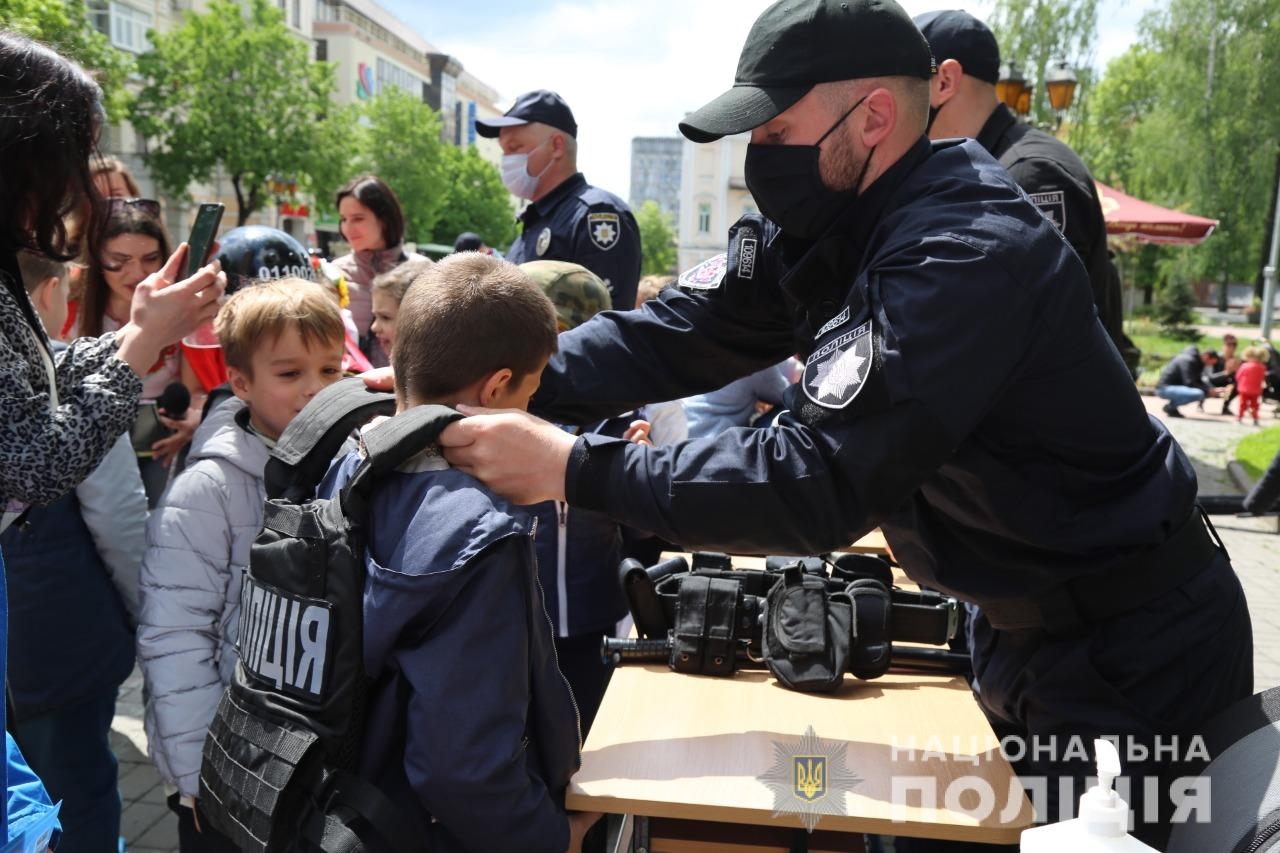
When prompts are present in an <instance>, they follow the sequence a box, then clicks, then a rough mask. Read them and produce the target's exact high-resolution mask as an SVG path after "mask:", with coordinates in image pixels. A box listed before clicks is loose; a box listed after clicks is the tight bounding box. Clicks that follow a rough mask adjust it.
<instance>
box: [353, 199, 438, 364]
mask: <svg viewBox="0 0 1280 853" xmlns="http://www.w3.org/2000/svg"><path fill="white" fill-rule="evenodd" d="M337 205H338V230H339V231H340V232H341V233H342V238H343V239H344V240H346V241H347V244H348V245H350V246H351V251H350V252H349V253H347V254H345V255H343V256H342V257H340V258H334V260H333V265H334V266H336V267H337V268H338V269H340V270H341V271H342V274H343V275H345V276H346V278H347V285H348V287H349V289H350V299H351V317H352V319H354V320H355V322H356V331H357V332H359V334H360V349H361V350H362V351H363V352H364V354H365V355H367V356H369V361H370V362H371V363H372V364H373V366H374V367H385V366H386V365H387V364H389V363H390V362H389V360H388V355H389V354H388V353H385V352H383V351H382V345H381V344H379V343H378V339H377V338H376V337H374V336H373V332H372V327H373V280H374V279H375V278H377V277H378V276H380V275H382V274H383V273H385V272H390V271H391V270H393V269H395V268H396V267H398V266H400V265H401V264H403V263H404V262H405V261H422V260H428V259H427V258H426V257H425V256H423V255H419V254H417V253H416V252H406V251H405V250H404V212H403V211H402V210H401V209H400V200H399V199H398V198H396V194H395V193H394V192H392V191H391V187H389V186H387V185H386V184H385V183H383V181H382V179H381V178H378V177H375V176H374V175H362V176H360V177H358V178H353V179H352V180H350V181H348V182H347V184H346V186H344V187H343V188H342V189H340V190H338V197H337Z"/></svg>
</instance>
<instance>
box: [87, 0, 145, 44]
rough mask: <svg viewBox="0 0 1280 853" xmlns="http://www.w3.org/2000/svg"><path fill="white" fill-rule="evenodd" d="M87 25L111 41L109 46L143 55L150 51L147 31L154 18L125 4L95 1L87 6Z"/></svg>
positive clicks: (102, 0) (101, 0)
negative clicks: (89, 24) (90, 25)
mask: <svg viewBox="0 0 1280 853" xmlns="http://www.w3.org/2000/svg"><path fill="white" fill-rule="evenodd" d="M87 9H88V15H89V23H91V24H92V25H93V27H94V29H96V30H97V31H98V32H100V33H102V34H103V35H105V36H107V37H108V38H110V39H111V44H112V45H114V46H115V47H118V48H120V49H121V50H127V51H129V52H130V53H144V52H145V51H148V50H150V49H151V42H149V41H148V40H147V30H149V29H151V27H152V26H153V23H154V17H153V16H152V14H151V13H150V12H144V11H142V10H141V9H135V8H134V7H132V6H129V5H128V4H125V3H116V2H104V0H95V2H90V3H89V4H88V7H87Z"/></svg>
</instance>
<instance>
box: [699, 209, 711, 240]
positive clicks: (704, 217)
mask: <svg viewBox="0 0 1280 853" xmlns="http://www.w3.org/2000/svg"><path fill="white" fill-rule="evenodd" d="M698 233H699V234H710V233H711V205H709V204H707V203H706V202H703V203H702V204H700V205H698Z"/></svg>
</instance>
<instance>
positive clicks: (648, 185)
mask: <svg viewBox="0 0 1280 853" xmlns="http://www.w3.org/2000/svg"><path fill="white" fill-rule="evenodd" d="M683 142H684V140H682V139H681V138H679V137H675V136H670V137H667V136H637V137H636V138H635V139H632V140H631V199H630V203H631V209H632V210H638V209H639V208H640V205H642V204H644V203H645V202H646V201H653V202H656V203H657V205H658V207H659V208H661V210H662V212H663V213H665V214H667V215H668V216H669V217H671V222H672V223H673V224H674V225H675V227H676V230H677V231H678V230H679V223H680V176H681V173H682V164H683V158H684V152H683V147H682V143H683Z"/></svg>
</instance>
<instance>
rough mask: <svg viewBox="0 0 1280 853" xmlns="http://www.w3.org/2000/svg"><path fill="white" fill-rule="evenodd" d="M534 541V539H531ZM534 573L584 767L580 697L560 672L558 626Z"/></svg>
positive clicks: (579, 762)
mask: <svg viewBox="0 0 1280 853" xmlns="http://www.w3.org/2000/svg"><path fill="white" fill-rule="evenodd" d="M529 539H530V541H532V539H533V537H532V536H530V537H529ZM534 565H535V569H534V572H533V582H534V583H535V584H537V585H538V596H539V598H541V599H542V617H543V618H544V619H546V620H547V627H548V628H550V629H551V660H552V662H554V663H555V665H556V672H557V673H559V675H560V680H561V681H562V682H564V689H565V691H566V692H568V694H569V704H570V705H572V706H573V722H574V725H575V726H577V729H578V766H579V767H581V766H582V712H581V711H579V710H578V697H577V696H574V695H573V685H571V684H570V683H569V679H567V678H565V677H564V673H563V672H562V671H561V670H560V650H559V649H557V648H556V643H555V637H556V626H555V625H554V624H552V622H551V614H550V613H548V612H547V593H546V591H545V590H544V589H543V588H542V578H541V577H540V576H539V574H538V571H537V569H536V565H537V563H536V561H535V563H534Z"/></svg>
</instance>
